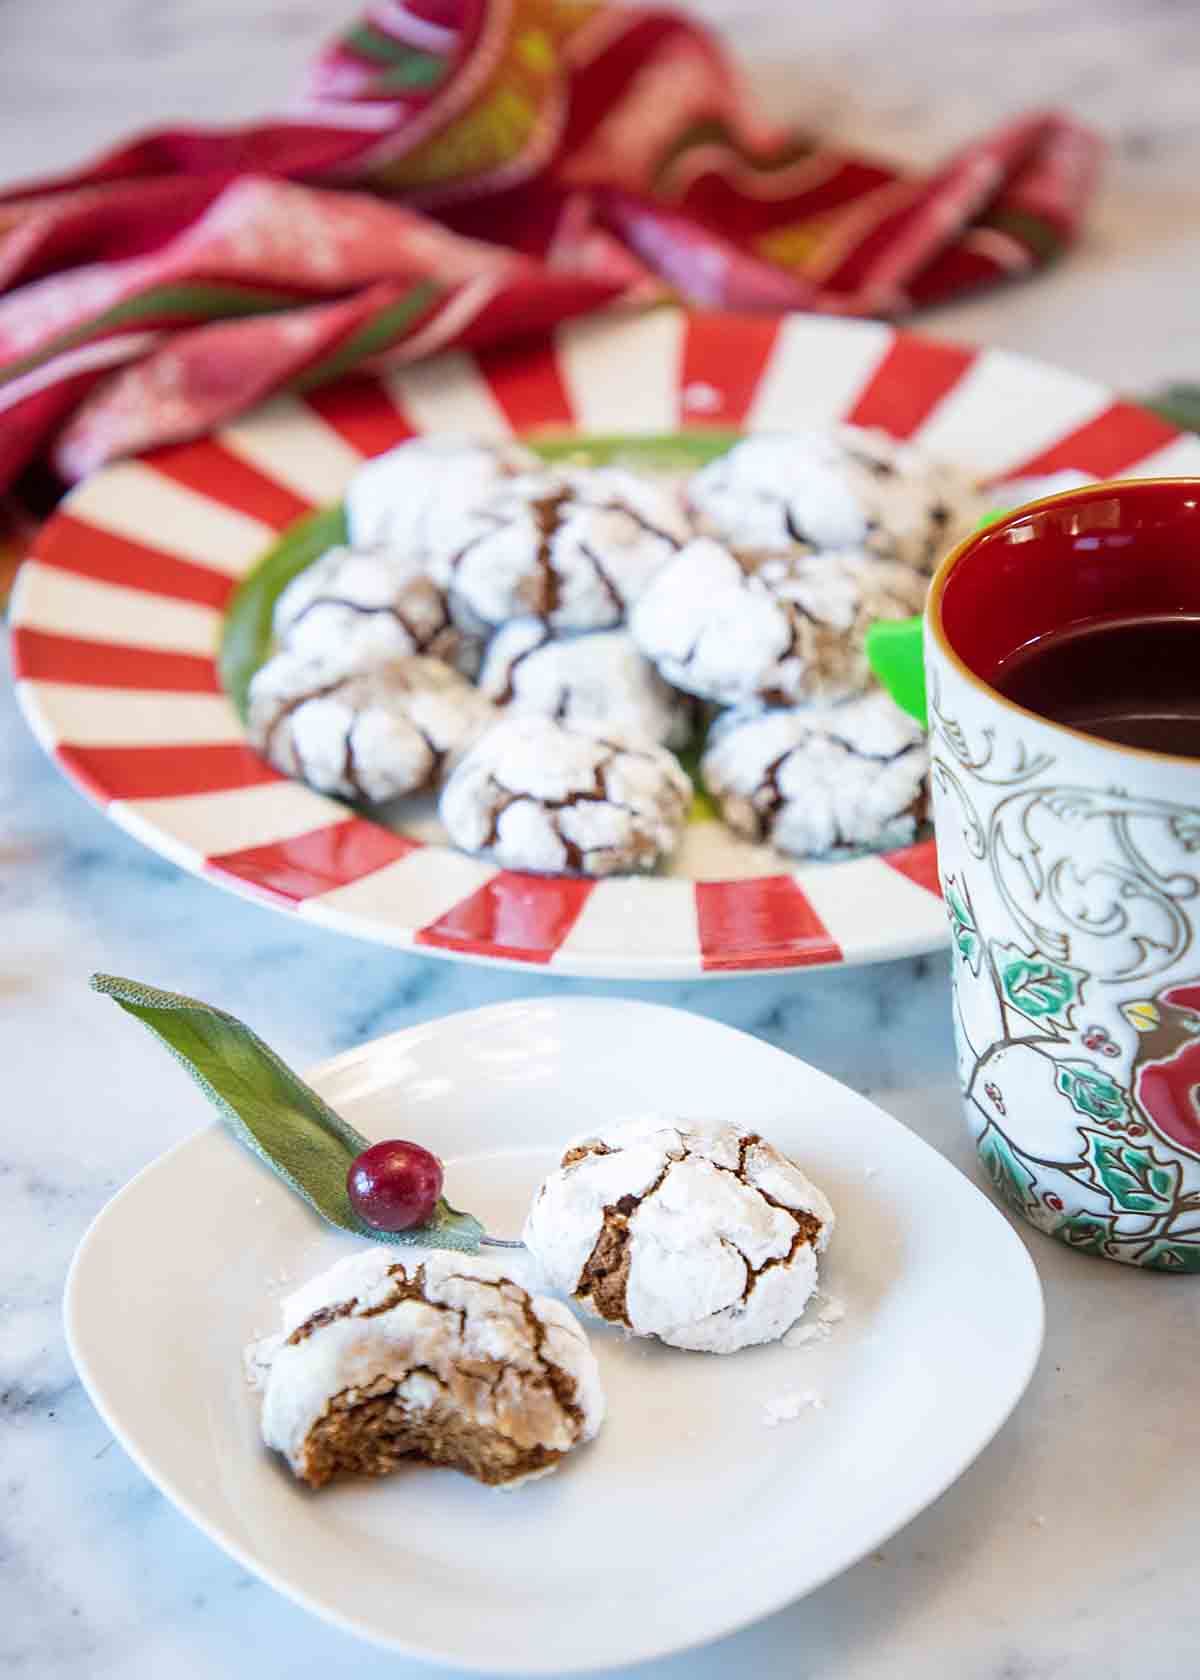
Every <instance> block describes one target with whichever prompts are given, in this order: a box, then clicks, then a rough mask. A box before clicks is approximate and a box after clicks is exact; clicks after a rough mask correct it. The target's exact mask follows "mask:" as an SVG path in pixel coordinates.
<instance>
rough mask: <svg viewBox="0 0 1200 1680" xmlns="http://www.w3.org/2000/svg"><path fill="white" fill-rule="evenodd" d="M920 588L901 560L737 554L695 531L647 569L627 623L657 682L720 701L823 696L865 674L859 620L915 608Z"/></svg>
mask: <svg viewBox="0 0 1200 1680" xmlns="http://www.w3.org/2000/svg"><path fill="white" fill-rule="evenodd" d="M924 597H925V582H924V579H923V578H921V577H920V576H919V575H918V574H917V573H916V572H914V571H913V570H912V569H911V568H910V567H908V566H902V565H899V564H897V563H896V562H894V561H885V560H879V559H876V558H874V557H873V556H871V555H868V554H865V553H863V552H862V551H861V550H859V551H854V550H848V551H845V552H841V551H839V552H836V553H834V552H830V553H821V554H810V553H806V552H804V551H803V550H800V549H795V548H793V549H790V550H782V551H774V552H765V553H748V552H743V551H739V550H735V549H733V548H731V547H729V546H727V545H726V544H725V543H721V542H717V541H716V540H715V539H713V538H711V537H699V538H697V539H696V540H695V541H693V542H691V543H689V544H688V545H687V546H686V547H685V548H683V549H682V550H681V551H680V553H679V554H678V555H677V556H676V558H675V559H674V560H673V561H672V562H671V563H670V565H668V566H667V567H665V568H664V569H663V571H661V572H660V573H659V575H658V576H657V577H656V578H655V580H654V582H653V583H652V584H651V585H650V587H649V589H647V591H646V593H645V594H644V595H643V596H642V598H641V600H640V601H639V602H638V603H637V605H636V607H635V608H634V611H633V614H632V617H631V619H630V630H631V631H632V634H633V638H634V640H635V641H636V642H637V644H638V646H639V647H640V648H641V650H642V652H643V653H644V654H645V655H646V657H647V658H648V659H650V660H652V661H653V663H654V664H655V665H656V666H657V667H658V670H659V673H660V675H661V676H663V677H664V678H665V679H666V681H667V682H669V683H671V684H673V685H674V686H675V687H676V688H682V689H684V690H686V691H687V692H688V693H691V694H698V695H700V696H702V697H703V698H705V699H709V700H716V701H719V702H720V703H721V704H722V705H738V704H743V703H745V702H747V701H753V700H767V701H771V702H773V703H782V704H786V703H789V702H795V701H800V700H808V699H818V698H819V699H826V700H833V699H841V698H844V697H845V696H848V695H852V694H857V693H861V692H862V690H863V689H864V688H866V686H867V684H868V683H869V681H870V668H869V666H868V664H867V658H866V652H865V648H864V640H865V636H866V631H867V627H868V626H869V625H870V624H872V623H874V622H875V621H876V620H877V619H885V618H886V619H898V618H907V617H909V616H910V615H912V614H913V613H916V612H919V611H920V610H921V607H922V605H923V602H924Z"/></svg>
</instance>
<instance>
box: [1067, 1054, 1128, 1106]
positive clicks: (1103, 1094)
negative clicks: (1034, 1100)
mask: <svg viewBox="0 0 1200 1680" xmlns="http://www.w3.org/2000/svg"><path fill="white" fill-rule="evenodd" d="M1054 1083H1055V1084H1056V1085H1057V1086H1058V1088H1059V1090H1060V1091H1061V1092H1062V1093H1063V1095H1064V1096H1065V1097H1066V1098H1067V1099H1068V1100H1069V1101H1070V1104H1071V1106H1072V1108H1074V1109H1076V1110H1077V1111H1078V1113H1080V1114H1086V1115H1087V1117H1088V1119H1089V1120H1120V1119H1122V1118H1123V1116H1124V1114H1125V1112H1126V1099H1125V1092H1124V1091H1123V1090H1122V1089H1121V1087H1120V1086H1119V1085H1118V1084H1117V1082H1116V1080H1115V1079H1114V1078H1113V1077H1112V1075H1111V1074H1108V1073H1105V1071H1104V1069H1103V1068H1098V1067H1096V1066H1094V1065H1093V1063H1091V1062H1057V1063H1056V1064H1055V1068H1054Z"/></svg>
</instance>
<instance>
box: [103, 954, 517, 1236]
mask: <svg viewBox="0 0 1200 1680" xmlns="http://www.w3.org/2000/svg"><path fill="white" fill-rule="evenodd" d="M91 985H92V990H93V991H95V992H100V993H102V994H103V995H104V996H105V997H110V998H112V999H113V1001H114V1002H115V1003H119V1004H120V1006H121V1008H122V1009H124V1010H125V1011H126V1012H127V1013H128V1014H130V1015H135V1016H136V1017H137V1018H138V1020H139V1021H142V1022H143V1023H144V1024H145V1025H146V1026H147V1027H149V1029H150V1031H151V1032H152V1033H153V1034H154V1035H155V1037H156V1038H157V1039H159V1040H160V1041H161V1042H162V1043H163V1044H165V1045H166V1047H167V1049H168V1050H169V1051H170V1053H171V1055H172V1056H174V1058H175V1060H176V1061H177V1062H178V1063H179V1064H180V1066H181V1067H182V1068H183V1069H184V1071H185V1072H186V1073H188V1074H190V1075H191V1077H192V1079H193V1080H194V1081H195V1082H196V1084H197V1085H198V1086H199V1087H200V1089H201V1090H202V1091H203V1092H204V1095H205V1096H206V1097H207V1098H208V1100H209V1102H210V1103H212V1105H213V1107H214V1108H215V1109H216V1110H217V1112H218V1114H219V1115H220V1116H221V1118H222V1120H224V1122H225V1124H226V1125H227V1126H228V1127H229V1129H230V1131H231V1132H232V1133H233V1134H234V1136H235V1137H236V1138H238V1140H239V1141H240V1142H242V1143H244V1144H245V1145H246V1148H247V1149H250V1150H252V1151H253V1153H254V1154H255V1155H257V1156H258V1157H259V1159H260V1160H262V1161H265V1162H266V1163H267V1165H268V1166H269V1167H273V1168H274V1170H275V1171H276V1172H277V1173H278V1174H279V1176H280V1178H281V1179H282V1180H283V1181H284V1183H285V1184H287V1185H290V1187H291V1188H292V1189H293V1190H294V1191H295V1192H296V1194H297V1195H298V1196H302V1197H303V1198H304V1200H305V1201H306V1202H307V1203H308V1205H309V1206H310V1207H311V1208H313V1209H314V1210H315V1211H316V1212H317V1213H319V1214H320V1215H321V1217H322V1219H327V1220H328V1221H329V1223H330V1224H331V1225H336V1226H338V1227H339V1228H340V1229H341V1230H343V1231H349V1232H351V1234H352V1235H354V1236H356V1237H366V1238H368V1239H369V1240H370V1241H371V1242H390V1243H399V1244H413V1243H417V1244H421V1245H422V1246H423V1247H427V1248H453V1249H458V1250H460V1251H461V1252H463V1253H465V1254H474V1253H476V1252H477V1251H478V1248H479V1244H480V1241H481V1240H482V1238H483V1235H484V1231H483V1226H482V1225H481V1224H480V1223H479V1221H478V1220H477V1219H475V1218H473V1217H472V1216H471V1214H469V1213H460V1212H458V1210H457V1209H455V1208H452V1207H451V1206H450V1204H449V1203H448V1202H447V1201H446V1200H445V1198H444V1197H443V1198H439V1200H438V1204H437V1206H436V1208H435V1209H434V1214H433V1218H432V1219H431V1220H430V1221H429V1223H428V1224H427V1225H416V1226H414V1227H413V1228H412V1229H411V1230H408V1231H377V1230H376V1229H375V1227H374V1226H373V1225H368V1224H366V1223H365V1222H364V1221H363V1220H361V1219H360V1218H359V1217H358V1215H357V1214H356V1213H355V1211H354V1208H353V1206H352V1205H351V1202H350V1197H349V1195H348V1194H347V1191H346V1174H347V1172H348V1171H349V1168H350V1163H351V1162H352V1161H353V1160H354V1158H355V1156H356V1155H360V1154H361V1153H362V1151H363V1150H364V1149H366V1148H368V1147H369V1145H370V1142H371V1140H370V1139H369V1138H365V1137H363V1136H362V1134H361V1133H360V1132H356V1131H355V1130H354V1127H353V1126H351V1125H348V1124H347V1122H346V1121H345V1120H343V1119H342V1117H341V1115H340V1114H335V1113H334V1111H333V1109H332V1108H330V1106H329V1104H328V1103H327V1102H325V1101H324V1100H323V1098H321V1097H319V1096H318V1095H317V1093H316V1092H315V1091H314V1090H313V1089H312V1087H311V1086H310V1085H306V1084H305V1083H304V1081H303V1080H302V1079H300V1078H298V1077H297V1076H296V1074H294V1073H293V1072H292V1070H291V1068H289V1067H288V1065H287V1063H286V1062H284V1061H282V1060H281V1059H280V1058H279V1057H278V1056H277V1055H276V1054H275V1052H274V1050H272V1049H271V1048H270V1046H269V1045H266V1044H264V1043H263V1041H262V1039H261V1038H259V1037H258V1035H257V1034H256V1033H253V1032H251V1030H250V1028H249V1027H247V1026H245V1025H244V1024H243V1023H242V1022H241V1021H239V1020H238V1019H237V1018H236V1016H233V1015H227V1014H226V1012H225V1011H224V1010H223V1009H214V1008H213V1007H212V1005H211V1004H208V1003H201V1002H199V1000H198V999H196V998H190V997H184V996H182V995H181V994H180V993H179V992H162V991H159V990H158V989H157V987H154V986H143V985H141V984H140V983H139V982H138V981H136V980H122V979H120V978H119V977H118V976H116V975H113V974H93V975H92V979H91Z"/></svg>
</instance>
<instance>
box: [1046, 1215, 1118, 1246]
mask: <svg viewBox="0 0 1200 1680" xmlns="http://www.w3.org/2000/svg"><path fill="white" fill-rule="evenodd" d="M1054 1235H1055V1236H1056V1237H1058V1238H1059V1239H1060V1241H1062V1242H1065V1243H1067V1244H1069V1246H1070V1247H1071V1248H1077V1249H1079V1251H1080V1252H1081V1253H1083V1254H1100V1255H1103V1254H1105V1253H1106V1252H1107V1249H1106V1246H1105V1245H1106V1244H1107V1243H1110V1242H1111V1241H1112V1240H1113V1228H1112V1222H1111V1220H1108V1219H1100V1218H1098V1217H1097V1216H1096V1215H1095V1214H1094V1213H1073V1214H1071V1215H1070V1216H1069V1217H1068V1218H1066V1219H1063V1220H1061V1221H1060V1222H1059V1223H1058V1224H1057V1225H1056V1226H1055V1227H1054Z"/></svg>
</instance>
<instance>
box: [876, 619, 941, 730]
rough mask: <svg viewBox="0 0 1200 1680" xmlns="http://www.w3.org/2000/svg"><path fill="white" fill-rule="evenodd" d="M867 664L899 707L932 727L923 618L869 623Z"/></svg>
mask: <svg viewBox="0 0 1200 1680" xmlns="http://www.w3.org/2000/svg"><path fill="white" fill-rule="evenodd" d="M866 653H867V663H868V665H870V667H871V669H872V671H874V673H875V675H876V676H877V677H878V678H879V680H880V682H881V683H882V684H883V686H884V688H886V689H887V691H888V693H889V694H890V695H891V697H892V699H893V700H894V701H895V702H896V704H897V706H899V707H900V710H901V711H903V712H907V713H908V715H909V717H913V718H916V720H917V722H918V723H919V724H920V725H921V728H922V729H928V728H929V716H928V710H927V707H926V701H925V641H924V635H923V632H922V629H921V620H920V618H902V619H880V620H878V621H877V622H876V623H874V624H871V625H868V627H867V637H866Z"/></svg>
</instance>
